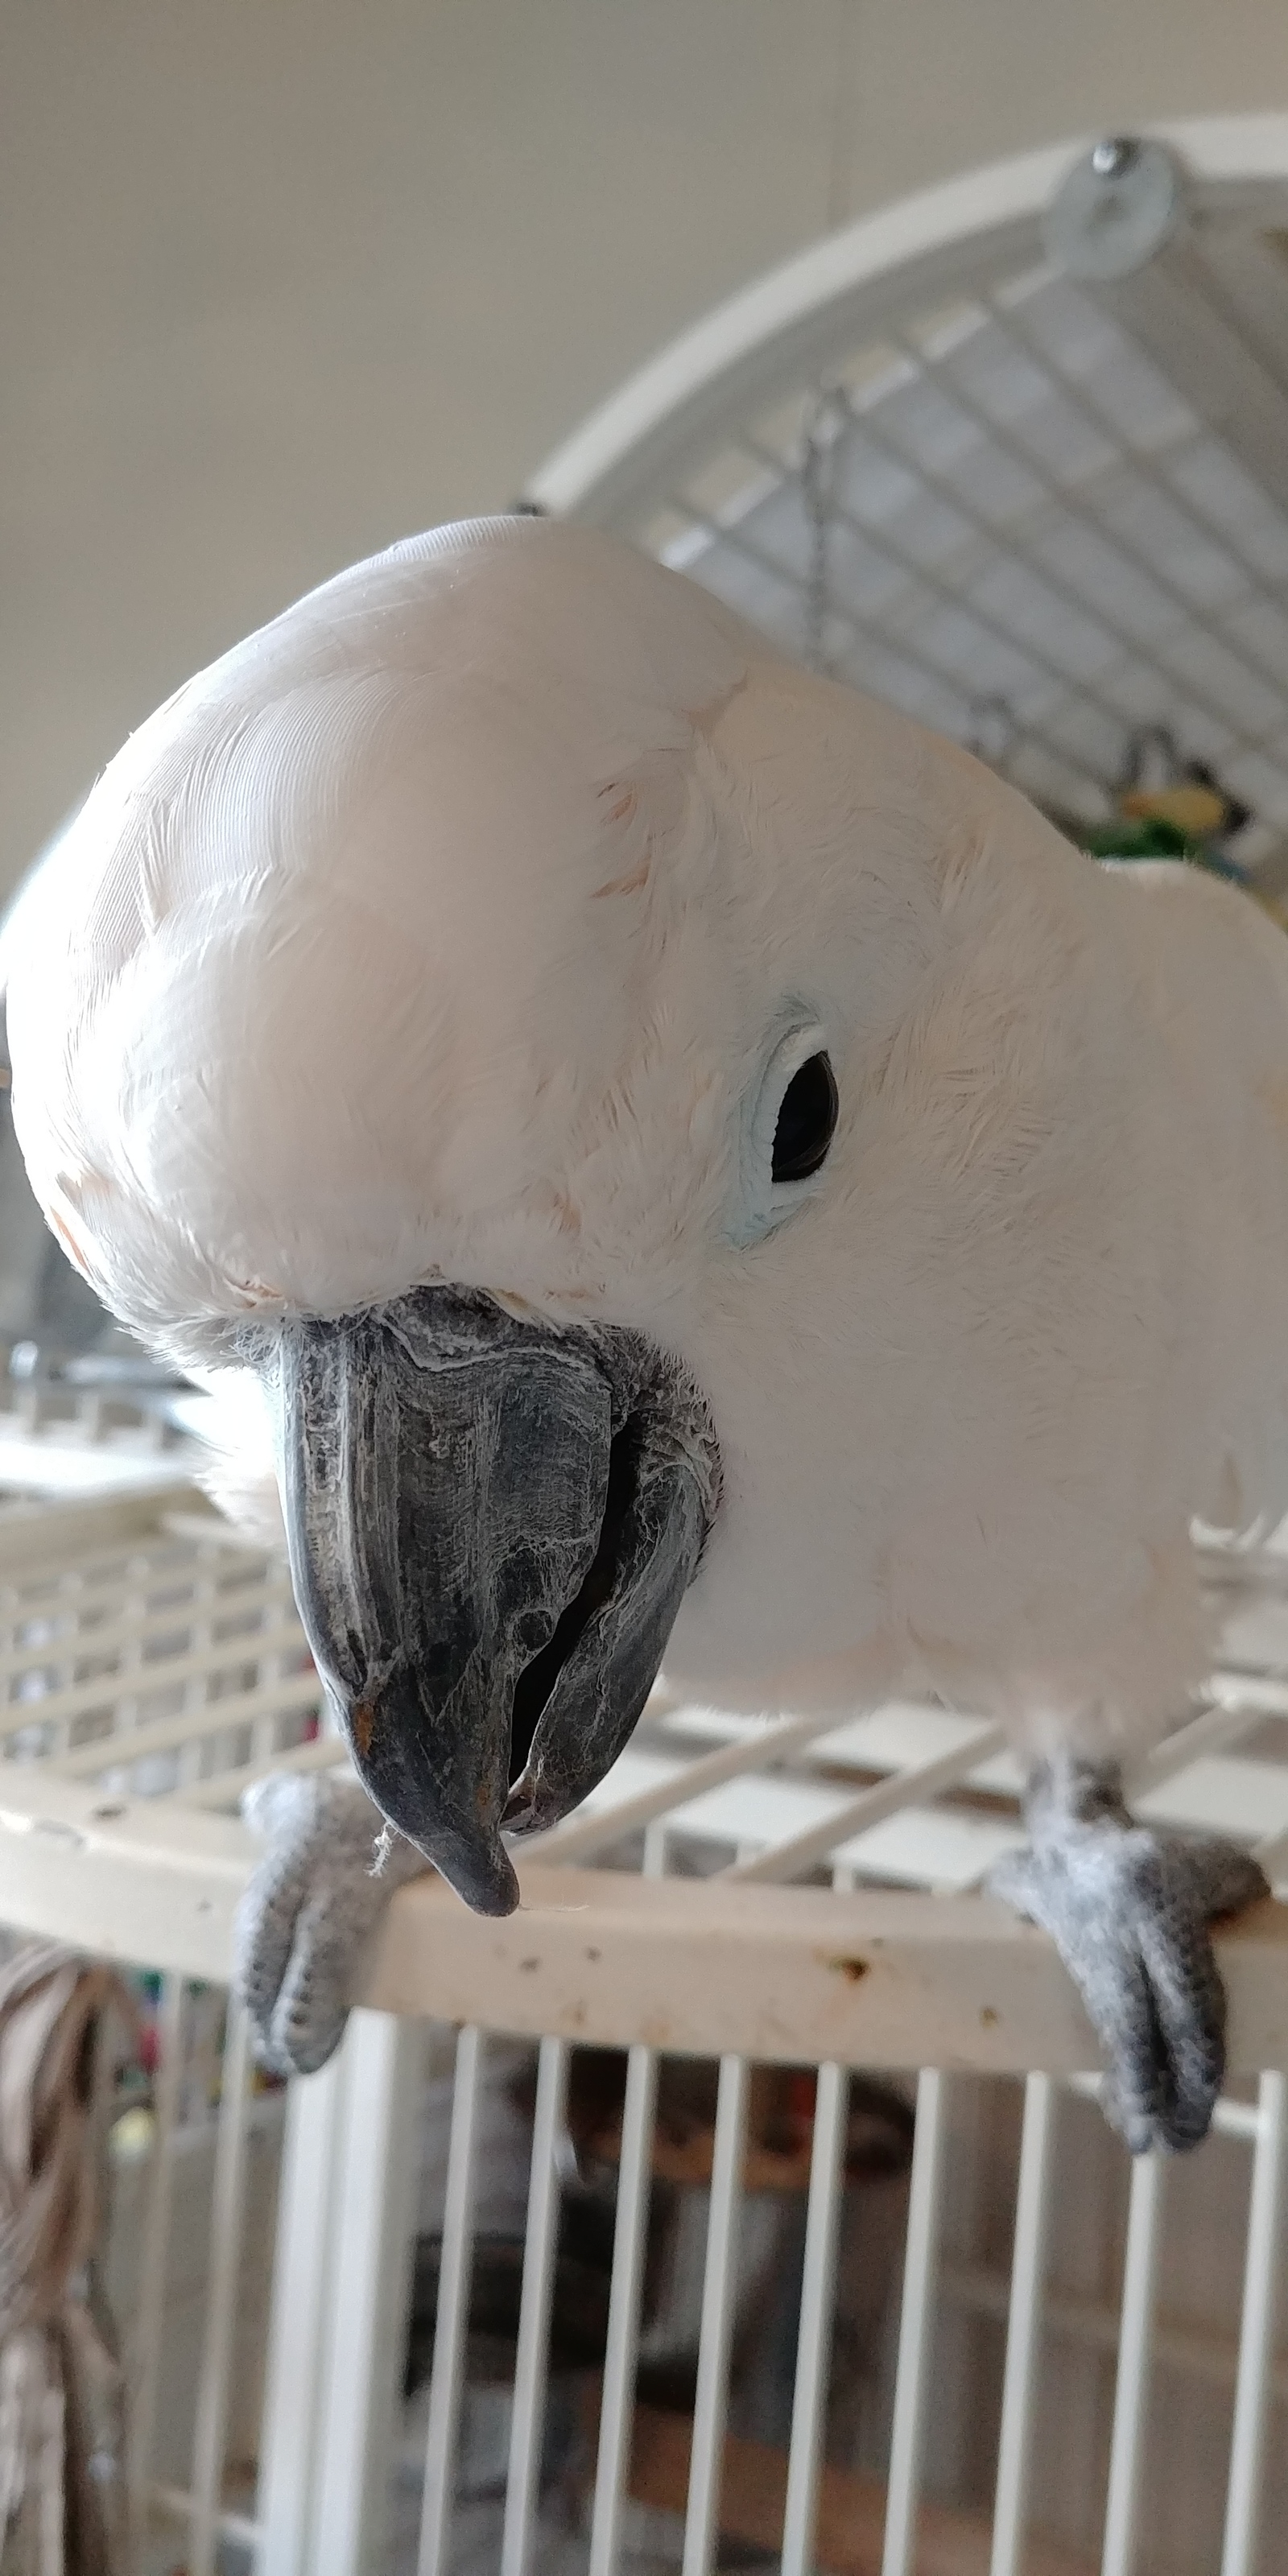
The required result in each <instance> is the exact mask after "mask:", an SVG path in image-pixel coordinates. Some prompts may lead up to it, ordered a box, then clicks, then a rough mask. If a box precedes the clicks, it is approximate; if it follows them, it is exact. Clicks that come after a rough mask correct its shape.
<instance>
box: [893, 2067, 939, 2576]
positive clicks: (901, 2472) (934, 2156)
mask: <svg viewBox="0 0 1288 2576" xmlns="http://www.w3.org/2000/svg"><path fill="white" fill-rule="evenodd" d="M946 2105H947V2089H946V2084H945V2079H944V2077H943V2075H942V2074H941V2073H940V2072H939V2070H938V2069H937V2068H936V2067H929V2066H928V2067H923V2069H922V2072H921V2074H920V2075H919V2076H918V2078H917V2127H916V2133H915V2136H914V2139H913V2148H912V2182H911V2190H910V2193H909V2198H908V2242H907V2250H906V2252H905V2255H904V2265H903V2305H902V2308H901V2311H900V2316H899V2360H898V2366H897V2369H896V2372H895V2384H894V2424H893V2427H892V2430H891V2435H890V2485H889V2491H888V2495H887V2499H886V2525H885V2544H884V2547H883V2549H882V2553H881V2576H912V2567H913V2550H914V2546H915V2543H916V2534H917V2503H918V2495H919V2490H920V2485H921V2455H922V2448H923V2444H924V2439H925V2429H926V2389H927V2382H928V2379H929V2375H930V2358H931V2345H932V2340H933V2333H934V2288H935V2270H936V2262H937V2256H938V2250H939V2212H940V2203H941V2201H942V2198H943V2178H944V2135H945V2127H946V2117H945V2114H946Z"/></svg>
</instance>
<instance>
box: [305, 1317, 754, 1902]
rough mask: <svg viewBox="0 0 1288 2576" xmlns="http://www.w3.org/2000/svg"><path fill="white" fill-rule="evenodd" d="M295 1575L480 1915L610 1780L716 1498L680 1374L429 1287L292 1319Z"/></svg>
mask: <svg viewBox="0 0 1288 2576" xmlns="http://www.w3.org/2000/svg"><path fill="white" fill-rule="evenodd" d="M272 1385H273V1388H274V1392H275V1396H276V1404H277V1415H278V1440H279V1475H280V1480H281V1487H282V1501H283V1507H284V1511H285V1516H286V1528H287V1535H288V1538H289V1542H290V1550H291V1572H292V1577H293V1580H294V1584H295V1593H296V1598H297V1600H298V1603H299V1608H300V1616H301V1618H302V1619H303V1622H304V1626H305V1629H306V1631H307V1634H308V1639H309V1643H310V1646H311V1647H312V1650H313V1654H314V1658H315V1660H316V1663H317V1666H318V1669H319V1672H320V1673H321V1674H322V1677H323V1679H324V1681H325V1682H326V1684H327V1687H328V1689H329V1691H330V1693H331V1695H332V1697H333V1699H334V1700H335V1703H336V1706H337V1708H338V1710H339V1713H340V1717H341V1721H342V1723H343V1726H344V1730H345V1733H346V1735H347V1736H348V1739H349V1743H350V1746H351V1748H352V1751H353V1757H354V1761H355V1763H356V1765H357V1768H358V1771H359V1773H360V1775H361V1777H362V1780H363V1782H364V1784H365V1786H366V1788H367V1789H368V1791H369V1793H370V1795H371V1796H372V1798H374V1800H375V1801H376V1804H377V1805H378V1806H379V1807H380V1808H381V1810H382V1811H383V1813H384V1814H385V1815H386V1816H387V1817H388V1818H389V1821H390V1823H391V1824H392V1825H394V1826H396V1827H397V1829H398V1831H399V1832H400V1833H402V1834H405V1835H406V1836H407V1838H408V1840H409V1841H411V1842H413V1843H415V1844H417V1845H418V1846H419V1848H420V1849H421V1850H422V1851H423V1852H424V1853H426V1855H427V1856H428V1858H429V1859H430V1860H432V1861H433V1862H434V1863H435V1865H436V1867H437V1868H438V1869H440V1870H441V1871H442V1874H443V1876H444V1877H445V1878H447V1879H450V1881H451V1883H452V1885H453V1886H454V1887H455V1888H456V1889H457V1890H458V1892H459V1893H460V1894H461V1895H462V1896H463V1897H464V1898H465V1899H466V1901H467V1902H468V1903H469V1904H470V1905H472V1906H474V1907H475V1908H476V1909H477V1910H478V1911H479V1912H480V1913H485V1914H508V1913H509V1912H510V1910H511V1908H512V1907H513V1906H514V1905H515V1904H517V1902H518V1882H517V1880H516V1878H515V1875H514V1870H513V1868H512V1866H511V1863H510V1860H509V1857H508V1855H507V1853H506V1851H505V1848H504V1846H503V1844H502V1841H501V1828H502V1825H503V1824H505V1825H508V1826H509V1827H510V1828H511V1830H513V1831H514V1832H516V1833H521V1832H532V1831H536V1830H538V1829H540V1828H541V1827H544V1826H546V1825H551V1824H554V1823H556V1822H557V1820H558V1819H559V1817H560V1816H563V1815H566V1814H567V1813H568V1811H569V1809H570V1808H572V1807H574V1806H576V1804H577V1803H578V1801H579V1800H580V1799H581V1798H584V1797H585V1795H586V1793H587V1791H588V1790H589V1789H592V1788H593V1787H594V1786H595V1784H596V1782H597V1781H599V1780H601V1779H602V1778H603V1776H604V1773H605V1772H606V1771H607V1770H608V1769H609V1767H610V1765H611V1764H612V1762H613V1761H615V1759H616V1757H617V1755H618V1753H619V1752H620V1750H621V1748H622V1745H623V1744H624V1743H625V1741H626V1739H627V1737H628V1735H629V1734H630V1732H631V1729H632V1728H633V1726H634V1725H635V1722H636V1720H637V1718H638V1717H639V1714H640V1711H641V1709H642V1708H643V1705H644V1702H645V1700H646V1699H647V1697H648V1694H649V1691H650V1689H651V1688H652V1685H653V1681H654V1679H655V1677H656V1674H657V1669H658V1665H659V1664H660V1662H661V1659H662V1653H663V1649H664V1647H665V1645H666V1640H667V1637H668V1636H669V1634H670V1630H671V1625H672V1622H673V1620H674V1618H675V1614H676V1611H677V1609H678V1608H679V1605H680V1600H681V1597H682V1595H683V1593H684V1591H685V1588H686V1586H687V1585H688V1583H689V1582H690V1581H691V1580H692V1577H693V1574H694V1572H695V1570H696V1567H697V1563H698V1558H699V1556H700V1554H701V1550H702V1545H703V1541H704V1539H705V1537H706V1534H707V1530H708V1529H709V1527H710V1525H711V1521H712V1519H713V1517H714V1514H715V1510H716V1506H717V1502H718V1498H719V1476H720V1467H719V1453H718V1451H717V1448H716V1443H715V1436H714V1433H713V1431H712V1428H711V1423H710V1418H709V1415H708V1413H707V1408H706V1405H705V1403H704V1401H703V1398H702V1396H701V1394H700V1392H699V1390H698V1388H697V1387H696V1385H695V1384H694V1382H693V1380H692V1379H691V1378H690V1377H689V1376H688V1374H687V1372H686V1371H685V1370H684V1369H683V1368H682V1367H681V1366H680V1364H679V1363H678V1362H677V1361H675V1360H674V1359H671V1358H669V1357H668V1356H667V1355H666V1354H664V1353H663V1352H661V1351H659V1350H657V1349H656V1348H655V1347H654V1346H653V1345H652V1344H651V1343H650V1342H648V1341H646V1340H645V1339H644V1338H643V1337H642V1336H641V1335H639V1334H636V1333H630V1332H626V1331H623V1330H620V1329H618V1328H616V1327H613V1326H575V1327H570V1328H568V1329H566V1330H565V1329H561V1328H558V1327H552V1326H547V1325H544V1324H538V1323H528V1322H516V1321H515V1320H514V1319H513V1318H512V1317H511V1316H509V1315H507V1314H506V1313H505V1312H503V1310H502V1309H501V1308H500V1307H499V1306H497V1305H495V1304H494V1303H493V1302H492V1300H491V1299H490V1298H488V1297H486V1296H484V1295H482V1294H481V1293H479V1292H476V1291H473V1290H468V1289H451V1288H421V1289H415V1290H413V1291H412V1292H411V1293H410V1294H409V1295H408V1296H406V1297H401V1298H399V1299H397V1300H396V1301H395V1302H394V1303H393V1304H392V1305H389V1306H383V1307H379V1308H376V1309H373V1310H372V1311H370V1312H368V1313H364V1314H359V1315H353V1316H348V1317H344V1318H341V1319H340V1320H339V1321H338V1322H332V1323H327V1322H293V1323H291V1324H288V1325H287V1326H286V1327H285V1328H284V1329H283V1332H282V1335H281V1339H280V1342H279V1344H278V1346H277V1349H276V1353H275V1359H274V1365H273V1369H272Z"/></svg>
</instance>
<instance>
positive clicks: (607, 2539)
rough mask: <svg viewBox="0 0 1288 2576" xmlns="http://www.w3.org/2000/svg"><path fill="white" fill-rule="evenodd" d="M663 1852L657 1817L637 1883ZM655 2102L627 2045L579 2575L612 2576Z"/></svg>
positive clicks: (642, 2056)
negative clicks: (595, 2437) (600, 2387)
mask: <svg viewBox="0 0 1288 2576" xmlns="http://www.w3.org/2000/svg"><path fill="white" fill-rule="evenodd" d="M667 1847H668V1834H667V1826H666V1821H665V1818H663V1817H659V1818H657V1819H656V1820H655V1821H654V1822H653V1823H652V1824H650V1825H649V1826H648V1827H647V1828H646V1830H645V1835H644V1862H643V1869H642V1872H641V1875H642V1876H643V1877H644V1878H662V1877H664V1876H665V1872H666V1861H667ZM656 2103H657V2058H656V2056H655V2055H654V2052H653V2050H652V2049H651V2048H642V2047H635V2048H632V2049H631V2050H630V2051H629V2053H628V2056H627V2060H626V2099H625V2101H624V2102H623V2104H622V2147H621V2156H620V2160H619V2163H618V2168H617V2224H616V2227H615V2230H614V2234H613V2277H612V2282H611V2284H610V2287H609V2293H608V2338H607V2343H606V2346H605V2350H604V2393H603V2397H602V2400H601V2403H600V2409H599V2452H598V2457H597V2459H596V2462H595V2501H594V2505H593V2507H592V2509H591V2521H590V2560H589V2564H588V2566H587V2570H586V2576H617V2557H618V2538H619V2534H620V2531H621V2521H622V2488H623V2485H624V2483H625V2478H626V2468H627V2456H628V2447H629V2443H630V2435H631V2418H632V2416H633V2414H634V2409H635V2359H636V2353H637V2350H638V2346H639V2322H640V2294H641V2292H642V2290H643V2286H644V2250H645V2231H646V2229H647V2225H648V2204H649V2185H650V2181H651V2178H652V2165H653V2113H654V2109H655V2107H656Z"/></svg>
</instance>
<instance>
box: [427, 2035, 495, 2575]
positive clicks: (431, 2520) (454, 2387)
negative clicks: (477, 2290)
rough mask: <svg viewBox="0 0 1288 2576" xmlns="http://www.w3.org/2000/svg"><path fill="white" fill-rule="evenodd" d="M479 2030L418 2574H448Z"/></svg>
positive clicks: (450, 2166) (459, 2075) (448, 2259)
mask: <svg viewBox="0 0 1288 2576" xmlns="http://www.w3.org/2000/svg"><path fill="white" fill-rule="evenodd" d="M482 2058H483V2034H482V2032H481V2031H480V2030H478V2029H476V2028H475V2027H474V2025H473V2024H472V2023H467V2024H466V2026H465V2028H464V2029H463V2030H462V2032H461V2035H460V2038H459V2039H458V2040H457V2043H456V2081H455V2084H454V2086H453V2088H452V2129H451V2137H450V2139H449V2141H448V2148H447V2190H446V2195H445V2198H444V2203H443V2259H442V2263H441V2265H440V2267H439V2275H438V2313H437V2316H436V2319H435V2323H434V2367H433V2370H432V2372H431V2374H430V2381H429V2428H428V2432H427V2435H426V2441H425V2497H424V2502H423V2504H422V2506H421V2516H420V2548H419V2552H418V2555H417V2559H416V2576H446V2571H447V2563H448V2544H449V2535H450V2531H451V2519H452V2486H453V2470H454V2467H455V2455H456V2428H457V2425H458V2423H459V2420H460V2411H461V2380H462V2377H463V2375H464V2369H465V2342H466V2333H467V2329H468V2325H469V2305H470V2275H471V2273H472V2271H473V2268H474V2139H475V2134H476V2131H477V2127H478V2103H479V2073H480V2069H481V2066H482Z"/></svg>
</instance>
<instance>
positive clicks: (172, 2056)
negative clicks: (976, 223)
mask: <svg viewBox="0 0 1288 2576" xmlns="http://www.w3.org/2000/svg"><path fill="white" fill-rule="evenodd" d="M185 2001H186V1990H185V1986H184V1981H183V1978H182V1977H166V1978H165V1979H164V1980H163V1982H162V1986H161V1997H160V2004H161V2008H160V2011H159V2013H158V2015H157V2075H156V2084H155V2086H154V2089H153V2100H152V2116H153V2120H154V2122H155V2127H154V2131H153V2142H152V2171H151V2174H150V2176H149V2180H148V2196H147V2210H146V2215H145V2217H144V2221H143V2259H142V2262H141V2264H140V2268H139V2304H138V2308H137V2310H136V2312H135V2319H134V2334H133V2337H132V2350H131V2354H130V2371H129V2377H130V2384H131V2387H132V2389H133V2403H132V2405H131V2408H130V2426H129V2457H130V2476H129V2487H130V2531H131V2545H132V2547H133V2548H134V2549H135V2550H138V2549H140V2548H141V2547H142V2543H143V2533H144V2527H145V2523H146V2518H147V2491H148V2481H149V2479H150V2477H151V2475H152V2453H153V2447H154V2444H155V2441H156V2422H157V2391H158V2388H159V2386H160V2373H161V2336H162V2330H163V2327H164V2322H165V2279H166V2266H167V2262H168V2260H169V2253H170V2226H171V2220H172V2217H173V2212H174V2133H175V2129H176V2126H177V2124H178V2117H179V2087H180V2084H181V2082H182V2078H183V2025H184V2004H185Z"/></svg>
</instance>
